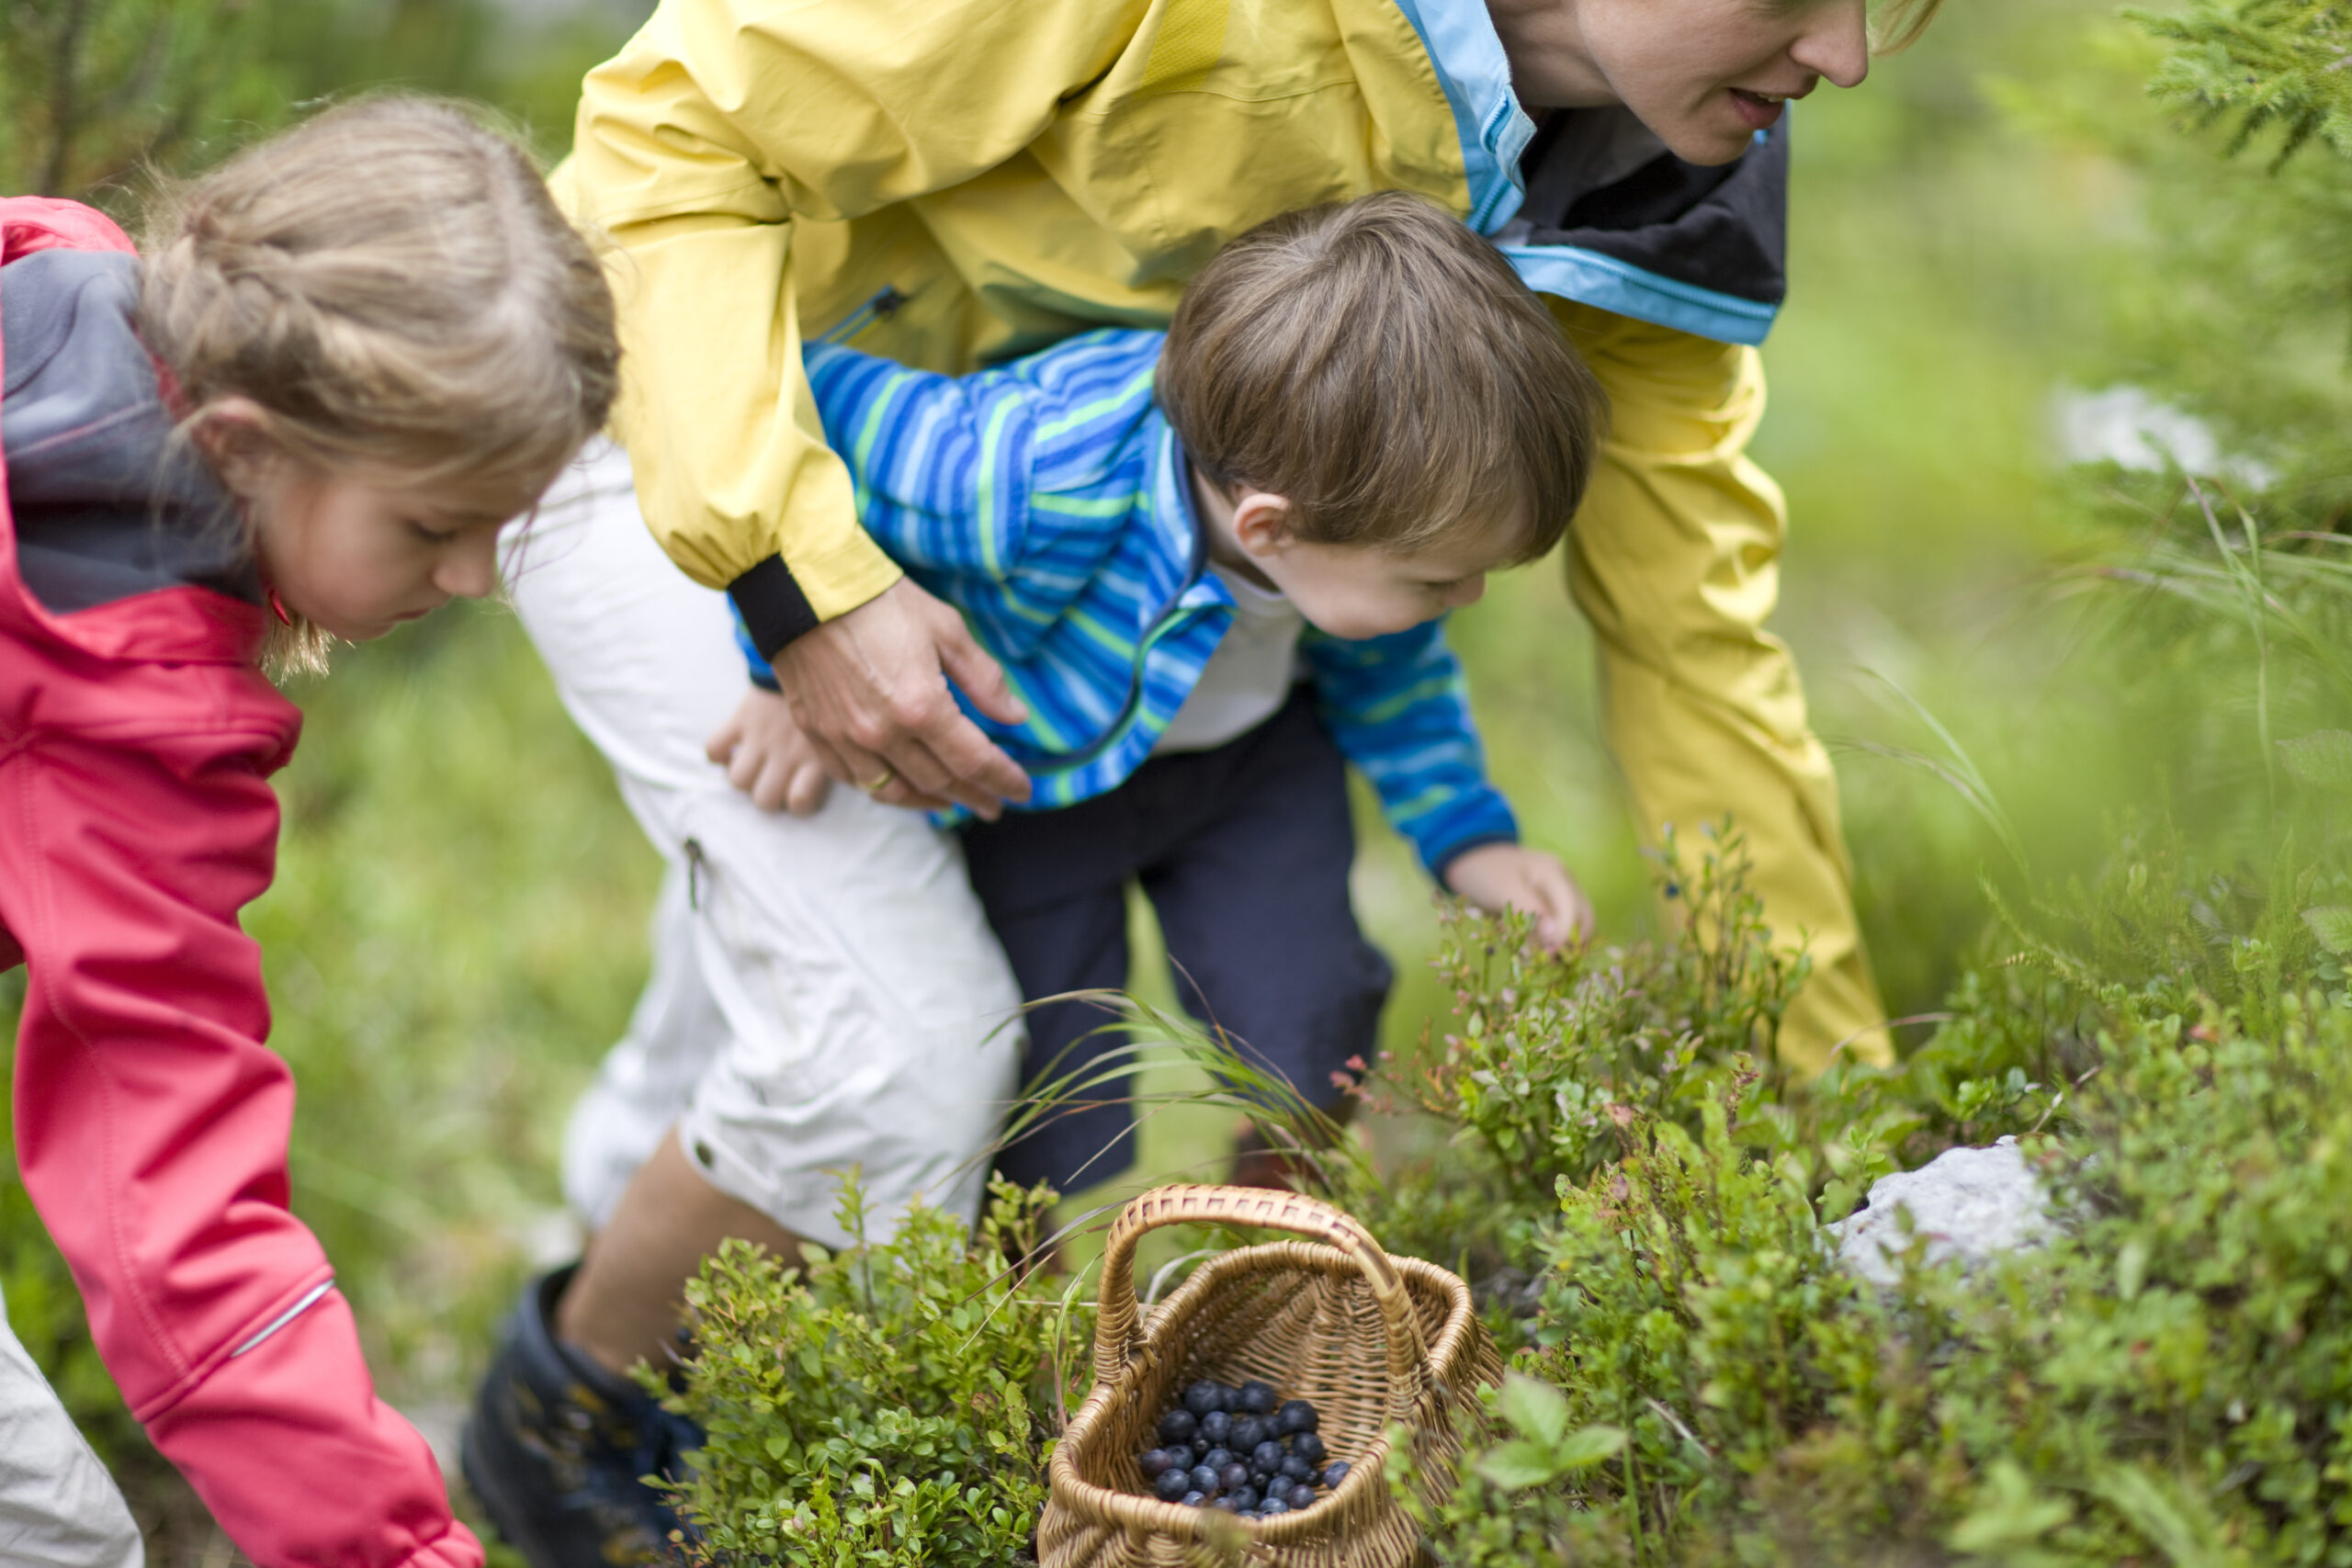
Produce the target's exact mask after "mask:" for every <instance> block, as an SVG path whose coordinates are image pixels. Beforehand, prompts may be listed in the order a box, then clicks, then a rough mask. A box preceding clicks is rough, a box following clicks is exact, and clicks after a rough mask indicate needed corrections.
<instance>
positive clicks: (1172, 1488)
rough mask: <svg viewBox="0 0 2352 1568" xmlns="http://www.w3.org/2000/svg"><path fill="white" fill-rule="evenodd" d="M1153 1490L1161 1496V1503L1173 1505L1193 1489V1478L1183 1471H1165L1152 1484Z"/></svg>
mask: <svg viewBox="0 0 2352 1568" xmlns="http://www.w3.org/2000/svg"><path fill="white" fill-rule="evenodd" d="M1151 1489H1152V1491H1154V1492H1156V1493H1158V1494H1159V1500H1160V1501H1161V1502H1163V1503H1173V1502H1174V1501H1176V1499H1177V1498H1179V1497H1182V1495H1184V1494H1185V1493H1187V1492H1190V1491H1191V1490H1192V1489H1193V1478H1192V1477H1191V1476H1189V1475H1187V1474H1185V1473H1184V1472H1182V1471H1181V1470H1163V1471H1161V1472H1159V1480H1157V1481H1155V1482H1153V1483H1151Z"/></svg>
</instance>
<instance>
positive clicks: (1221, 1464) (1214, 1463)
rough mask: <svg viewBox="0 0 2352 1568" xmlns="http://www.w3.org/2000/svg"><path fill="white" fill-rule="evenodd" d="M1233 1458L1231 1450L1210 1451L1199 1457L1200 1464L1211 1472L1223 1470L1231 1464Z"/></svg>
mask: <svg viewBox="0 0 2352 1568" xmlns="http://www.w3.org/2000/svg"><path fill="white" fill-rule="evenodd" d="M1235 1457H1236V1456H1235V1454H1234V1452H1233V1450H1231V1449H1211V1450H1209V1451H1208V1452H1206V1453H1204V1454H1203V1455H1202V1456H1201V1462H1202V1463H1203V1464H1204V1465H1207V1466H1208V1467H1209V1468H1210V1469H1211V1470H1223V1469H1224V1468H1225V1467H1226V1466H1227V1465H1228V1464H1231V1463H1232V1462H1233V1461H1234V1459H1235Z"/></svg>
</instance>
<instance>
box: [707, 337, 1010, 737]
mask: <svg viewBox="0 0 2352 1568" xmlns="http://www.w3.org/2000/svg"><path fill="white" fill-rule="evenodd" d="M807 364H808V373H809V389H810V394H811V397H812V400H813V401H814V404H815V405H816V406H819V407H821V408H822V409H823V410H824V422H825V427H826V428H827V429H828V430H830V431H831V432H832V433H833V434H834V436H835V439H836V440H837V442H838V443H839V445H840V446H841V449H842V456H843V457H844V458H845V459H846V460H847V462H848V465H849V468H850V472H851V475H852V482H853V486H854V496H855V504H856V520H857V522H858V523H859V524H860V525H863V529H864V534H865V537H867V538H869V539H871V540H872V541H873V542H874V543H875V544H876V545H878V546H879V547H881V548H882V549H883V551H884V552H885V553H887V554H888V557H889V558H890V559H891V560H892V561H894V562H895V563H897V564H898V565H899V566H904V567H912V568H914V569H916V570H918V571H919V572H920V573H921V574H922V577H923V579H924V582H925V585H926V586H928V587H930V588H932V589H933V590H934V591H937V592H943V593H944V595H945V596H946V597H948V598H949V599H950V600H961V599H962V598H964V597H965V595H962V594H959V593H957V592H955V587H954V583H955V581H956V580H957V579H964V580H969V581H985V582H988V583H990V584H992V585H994V586H995V587H996V589H997V590H998V591H999V593H1000V595H1001V596H1003V597H1007V598H1010V597H1013V596H1015V595H1016V594H1017V591H1018V583H1017V581H1016V573H1017V570H1018V568H1019V567H1020V565H1021V561H1022V557H1023V552H1024V551H1025V550H1026V549H1027V548H1028V545H1029V541H1030V537H1031V535H1032V533H1033V529H1032V526H1031V525H1032V522H1033V518H1032V514H1031V507H1030V498H1031V495H1032V493H1033V491H1034V489H1035V472H1036V454H1037V422H1038V407H1037V405H1038V400H1040V399H1041V398H1043V397H1045V396H1046V394H1045V393H1043V392H1042V391H1041V390H1040V389H1038V388H1037V387H1036V386H1035V384H1034V383H1032V382H1030V381H1028V380H1025V379H1023V378H1021V377H1018V376H1013V375H1009V374H1006V373H1004V372H1001V371H982V372H980V373H978V374H976V375H971V376H942V375H939V374H937V373H935V372H933V371H928V370H910V369H908V368H907V367H905V366H903V365H900V364H899V363H897V362H896V361H895V360H889V359H883V358H879V357H877V356H876V355H870V354H860V353H857V352H856V351H855V350H854V349H846V348H838V347H834V346H832V345H830V344H810V345H809V350H808V361H807ZM735 640H736V643H737V645H738V646H739V647H740V648H741V649H742V650H743V654H744V657H745V660H747V662H748V663H749V664H750V666H751V672H752V684H754V685H757V686H763V687H765V688H766V689H768V690H770V691H774V690H775V689H776V680H775V671H774V670H773V669H772V668H771V667H770V666H769V664H768V660H767V659H766V657H765V651H766V650H763V649H762V648H761V646H760V643H761V638H760V636H759V632H758V629H757V627H756V626H753V625H752V623H751V621H750V618H749V616H748V615H747V614H746V612H745V610H744V608H743V606H742V604H741V602H740V601H738V602H737V604H736V610H735Z"/></svg>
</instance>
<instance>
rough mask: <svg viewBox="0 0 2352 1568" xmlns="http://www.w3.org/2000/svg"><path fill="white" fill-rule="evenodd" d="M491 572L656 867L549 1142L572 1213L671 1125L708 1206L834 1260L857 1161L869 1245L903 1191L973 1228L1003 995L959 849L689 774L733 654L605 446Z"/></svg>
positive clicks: (872, 807)
mask: <svg viewBox="0 0 2352 1568" xmlns="http://www.w3.org/2000/svg"><path fill="white" fill-rule="evenodd" d="M507 562H508V567H507V577H508V587H509V591H510V592H511V593H512V595H513V597H514V601H515V607H516V609H517V610H518V611H519V612H520V613H521V615H522V619H523V624H524V626H525V627H526V629H527V630H528V631H529V633H530V637H531V640H532V642H533V643H534V644H535V645H536V646H537V649H538V651H539V655H540V657H541V658H542V659H544V660H546V661H547V666H548V671H550V672H551V673H552V674H553V675H554V677H555V683H556V688H557V690H558V692H559V693H560V694H561V696H562V699H563V703H564V706H565V707H566V708H567V709H568V710H569V711H570V712H571V716H572V718H573V720H574V721H575V722H576V723H577V724H578V725H579V726H580V728H581V729H582V731H583V732H584V733H585V734H586V735H587V737H588V739H590V740H591V741H593V742H594V744H595V746H596V748H597V750H600V751H602V752H603V753H604V754H605V760H606V761H609V762H611V763H612V765H613V771H614V773H615V774H616V776H617V777H618V780H619V783H620V789H621V795H622V797H623V798H624V799H625V800H626V801H627V802H628V807H629V809H630V810H631V811H632V812H633V813H635V815H636V817H637V820H638V823H639V826H640V827H642V828H643V829H644V830H645V834H646V836H647V837H648V838H649V839H650V840H652V841H653V844H654V847H655V848H656V849H658V850H659V851H660V852H662V857H663V859H664V860H665V861H667V863H668V871H667V874H665V876H664V878H663V881H662V893H661V897H660V899H659V901H658V903H657V904H656V906H655V909H654V914H653V921H652V946H653V970H652V975H651V977H650V979H649V980H648V982H647V984H646V987H645V991H644V994H643V996H642V997H641V998H639V1002H638V1006H637V1011H636V1014H635V1016H634V1017H633V1018H632V1019H631V1020H630V1021H629V1027H628V1033H627V1034H625V1035H624V1036H623V1037H622V1039H621V1041H620V1043H618V1044H616V1045H615V1046H614V1047H613V1049H612V1051H611V1053H610V1055H607V1056H606V1058H605V1064H604V1066H603V1068H602V1070H601V1071H600V1072H599V1074H598V1075H597V1077H596V1080H595V1082H594V1085H593V1086H592V1087H591V1088H590V1089H589V1090H588V1092H587V1093H586V1095H584V1096H583V1097H582V1100H581V1102H580V1104H579V1105H578V1107H577V1108H576V1109H575V1110H574V1111H573V1112H572V1117H571V1124H570V1127H569V1129H568V1130H567V1133H566V1135H565V1141H564V1171H563V1177H564V1193H565V1196H566V1198H567V1200H568V1201H570V1202H571V1205H572V1207H573V1208H574V1209H575V1210H576V1211H577V1212H578V1213H579V1214H580V1215H581V1217H582V1219H583V1220H584V1221H586V1222H587V1223H588V1224H590V1225H591V1226H594V1227H598V1228H601V1227H602V1226H603V1224H605V1221H606V1220H608V1219H609V1218H610V1216H611V1214H612V1212H613V1207H614V1205H615V1203H616V1202H617V1201H618V1200H619V1197H620V1192H621V1189H622V1188H623V1187H625V1186H626V1185H627V1184H628V1179H629V1177H630V1176H631V1175H632V1174H633V1173H634V1172H635V1171H636V1169H637V1168H638V1167H639V1165H640V1164H642V1163H643V1161H644V1160H645V1159H646V1157H647V1156H649V1155H650V1154H651V1153H652V1152H653V1150H654V1149H655V1147H656V1146H657V1145H658V1144H659V1142H660V1140H661V1138H662V1135H663V1134H664V1133H665V1132H666V1131H667V1130H668V1129H669V1128H670V1127H671V1126H673V1124H674V1125H676V1126H677V1127H678V1129H679V1141H680V1143H681V1145H683V1146H684V1150H685V1152H686V1155H687V1156H688V1157H689V1158H690V1159H692V1160H693V1161H694V1162H695V1165H696V1167H697V1168H699V1169H700V1170H701V1171H702V1172H703V1174H704V1175H705V1176H707V1178H708V1179H710V1181H711V1182H712V1183H713V1184H714V1185H715V1186H717V1187H718V1189H719V1190H722V1191H725V1192H727V1193H729V1194H730V1195H732V1196H734V1197H737V1198H740V1199H741V1200H743V1201H745V1202H748V1203H750V1204H752V1206H753V1207H755V1208H758V1209H760V1210H763V1211H764V1212H765V1213H767V1214H768V1215H770V1216H771V1217H772V1218H774V1219H775V1222H776V1223H777V1224H780V1225H782V1226H784V1227H785V1228H786V1230H789V1231H792V1232H794V1233H795V1234H797V1235H803V1236H806V1237H808V1238H809V1239H810V1240H813V1241H816V1242H819V1243H821V1244H823V1245H826V1246H829V1247H842V1246H846V1245H848V1244H849V1243H850V1242H851V1241H852V1239H853V1238H852V1237H851V1236H850V1235H848V1234H847V1232H846V1231H845V1230H844V1229H843V1228H842V1225H841V1224H839V1222H838V1220H837V1218H836V1215H835V1206H836V1201H837V1198H838V1188H839V1180H840V1176H841V1174H842V1173H843V1172H846V1171H848V1170H850V1169H852V1168H855V1169H856V1170H857V1171H858V1172H859V1174H860V1179H861V1181H862V1184H863V1186H864V1188H865V1194H866V1199H867V1202H868V1205H869V1211H870V1213H871V1214H872V1221H871V1223H870V1226H869V1231H870V1234H871V1235H873V1237H874V1238H875V1239H877V1240H879V1239H882V1238H883V1237H885V1236H887V1235H888V1234H890V1232H891V1231H892V1230H894V1229H895V1227H896V1225H897V1224H898V1220H899V1215H900V1214H901V1213H903V1212H904V1209H905V1206H906V1204H907V1203H908V1201H910V1199H912V1198H913V1197H914V1196H916V1195H917V1194H919V1193H920V1194H922V1196H923V1197H924V1199H925V1200H926V1201H928V1202H930V1203H932V1204H933V1205H935V1206H939V1207H944V1208H947V1209H950V1210H952V1211H954V1212H956V1213H960V1214H962V1215H964V1216H965V1217H966V1218H967V1220H969V1219H971V1218H973V1217H975V1216H976V1215H977V1214H978V1208H979V1201H980V1197H981V1193H982V1190H983V1188H984V1184H985V1181H986V1178H987V1170H988V1164H989V1162H988V1160H987V1158H986V1156H985V1155H984V1153H983V1151H984V1150H985V1148H986V1147H987V1145H989V1142H990V1140H991V1139H992V1138H993V1137H994V1135H995V1133H996V1130H997V1126H998V1124H999V1122H1000V1121H1001V1118H1002V1116H1003V1114H1004V1112H1005V1110H1006V1109H1007V1107H1008V1105H1009V1104H1010V1103H1011V1100H1012V1095H1013V1092H1014V1090H1015V1089H1016V1088H1017V1077H1018V1072H1019V1062H1020V1056H1021V1043H1022V1036H1021V1032H1020V1029H1019V1020H1018V1014H1017V1009H1018V1007H1019V1004H1020V999H1021V998H1020V993H1019V991H1018V989H1017V988H1016V987H1014V985H1013V981H1012V971H1011V970H1010V968H1009V967H1008V966H1007V965H1006V964H1005V961H1004V955H1003V953H1002V952H1001V950H1000V949H999V947H998V946H997V942H996V939H995V938H994V937H993V936H992V935H991V934H990V933H989V928H988V924H987V921H986V920H985V919H983V918H982V916H981V913H980V908H979V904H978V900H977V899H975V898H974V897H973V896H972V891H971V887H970V886H969V884H968V883H967V880H966V877H965V874H964V861H963V854H962V851H961V847H960V846H959V845H958V844H957V843H956V840H955V839H954V838H953V837H952V836H951V835H949V834H947V833H944V832H942V831H941V830H940V829H935V828H933V827H932V826H931V824H930V823H929V822H928V821H927V820H926V819H925V818H923V817H922V815H920V814H919V813H915V812H911V811H904V810H899V809H897V808H894V807H887V806H880V805H876V803H875V802H874V801H872V800H869V799H867V798H866V797H865V795H861V794H859V793H858V792H857V791H855V790H854V789H843V788H836V789H834V790H833V791H832V792H831V796H830V797H829V798H828V800H827V801H826V804H825V807H824V809H823V810H822V811H820V813H818V814H817V815H816V816H815V817H813V818H794V817H789V816H786V815H783V814H780V813H777V814H771V813H768V812H764V811H762V810H760V809H759V808H758V807H755V806H753V805H752V802H751V800H750V798H749V797H748V796H746V795H742V794H741V793H740V792H739V791H737V790H736V789H735V788H733V787H732V786H731V785H730V784H728V782H727V777H726V774H725V773H724V771H723V770H722V769H720V768H719V767H718V765H717V764H715V763H713V762H711V761H708V760H707V758H706V757H705V755H704V753H703V744H704V742H705V740H706V739H707V737H708V736H709V735H710V733H711V731H712V730H714V729H716V728H718V726H719V724H720V723H721V722H722V721H724V720H725V719H726V717H727V716H729V714H730V713H732V712H733V711H734V709H735V706H736V705H737V704H738V703H739V702H741V699H742V696H743V694H744V693H745V691H746V690H747V689H748V682H747V680H746V676H745V672H744V666H743V660H742V656H741V654H740V653H738V652H737V651H736V648H735V644H734V638H733V635H732V631H731V624H730V621H729V615H728V609H727V603H726V599H725V597H724V595H722V594H720V593H718V592H713V591H712V590H709V589H707V588H703V587H701V586H699V585H697V584H696V583H695V582H694V581H691V580H689V579H688V578H687V577H686V576H685V575H684V573H682V572H681V571H679V570H678V569H677V568H676V567H675V566H673V565H672V564H671V562H670V560H669V559H668V558H667V557H665V556H664V555H663V554H662V550H661V547H659V546H658V545H657V544H656V543H655V542H654V539H653V537H652V536H651V535H650V533H649V532H648V531H647V528H646V526H645V523H644V521H643V519H642V518H641V517H640V516H639V513H638V507H637V498H636V495H635V492H634V491H633V490H632V488H631V485H630V479H629V468H628V457H627V455H626V454H625V453H623V452H622V451H620V450H619V449H618V448H617V447H616V446H612V445H611V444H610V443H607V442H603V441H599V442H597V443H594V444H593V445H592V446H590V447H589V449H588V450H587V451H586V452H585V453H583V454H582V457H581V459H580V461H579V462H578V463H577V464H575V465H574V467H573V468H571V470H570V471H569V472H568V473H567V474H566V475H565V477H564V478H563V479H560V480H559V481H558V482H557V485H556V487H555V488H554V489H553V490H552V491H550V492H549V494H548V499H547V501H546V502H545V503H544V504H543V505H542V506H541V508H540V510H539V513H538V514H537V519H536V520H535V521H534V522H532V523H531V524H530V525H529V528H528V531H527V533H526V534H525V535H523V536H521V537H520V539H519V543H517V542H515V540H513V539H512V538H510V544H509V547H508V549H507Z"/></svg>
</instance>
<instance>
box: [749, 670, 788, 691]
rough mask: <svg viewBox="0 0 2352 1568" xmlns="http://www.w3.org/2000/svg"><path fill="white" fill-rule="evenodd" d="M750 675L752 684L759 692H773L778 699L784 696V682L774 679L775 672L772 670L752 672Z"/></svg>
mask: <svg viewBox="0 0 2352 1568" xmlns="http://www.w3.org/2000/svg"><path fill="white" fill-rule="evenodd" d="M751 675H752V685H754V686H757V687H758V688H759V689H760V690H761V691H763V692H773V693H774V694H776V695H777V696H779V697H780V696H782V695H784V682H781V681H779V680H777V679H776V678H775V671H774V670H773V669H766V670H754V671H752V672H751Z"/></svg>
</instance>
